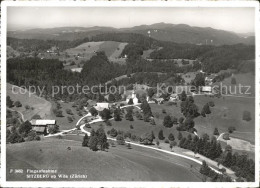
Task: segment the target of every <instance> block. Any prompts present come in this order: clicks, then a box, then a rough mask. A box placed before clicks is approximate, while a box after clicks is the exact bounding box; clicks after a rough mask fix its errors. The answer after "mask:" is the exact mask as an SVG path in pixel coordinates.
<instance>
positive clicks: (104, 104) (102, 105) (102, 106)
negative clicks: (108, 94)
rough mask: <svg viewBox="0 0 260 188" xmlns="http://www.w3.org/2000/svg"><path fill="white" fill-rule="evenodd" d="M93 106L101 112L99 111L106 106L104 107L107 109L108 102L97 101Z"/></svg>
mask: <svg viewBox="0 0 260 188" xmlns="http://www.w3.org/2000/svg"><path fill="white" fill-rule="evenodd" d="M94 108H95V109H96V110H97V111H99V112H101V111H103V110H104V109H105V108H106V109H109V103H107V102H99V103H97V104H96V106H94Z"/></svg>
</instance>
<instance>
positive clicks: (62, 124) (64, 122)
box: [51, 102, 86, 130]
mask: <svg viewBox="0 0 260 188" xmlns="http://www.w3.org/2000/svg"><path fill="white" fill-rule="evenodd" d="M59 104H60V106H61V108H60V110H61V111H62V115H63V116H62V117H56V116H55V114H54V113H53V108H52V110H51V119H55V120H56V122H57V125H59V128H60V130H68V129H73V128H75V126H76V123H77V121H78V120H79V119H80V118H81V117H82V116H79V114H78V113H79V111H77V110H76V108H73V107H72V104H73V103H72V102H59ZM55 106H56V105H55V104H54V103H53V107H55ZM66 109H70V110H71V112H72V114H68V113H67V112H66ZM81 113H82V115H85V114H86V113H85V111H84V110H81ZM68 117H71V120H72V121H71V122H70V121H69V120H68Z"/></svg>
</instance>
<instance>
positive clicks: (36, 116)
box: [32, 114, 42, 119]
mask: <svg viewBox="0 0 260 188" xmlns="http://www.w3.org/2000/svg"><path fill="white" fill-rule="evenodd" d="M32 119H42V118H41V116H40V115H39V114H35V115H34V116H33V117H32Z"/></svg>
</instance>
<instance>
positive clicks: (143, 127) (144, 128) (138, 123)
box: [86, 104, 189, 142]
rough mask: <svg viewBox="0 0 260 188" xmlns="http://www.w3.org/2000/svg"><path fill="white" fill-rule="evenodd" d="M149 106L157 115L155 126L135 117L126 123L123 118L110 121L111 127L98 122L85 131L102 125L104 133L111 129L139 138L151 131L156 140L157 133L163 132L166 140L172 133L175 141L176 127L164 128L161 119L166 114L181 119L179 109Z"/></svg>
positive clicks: (185, 133) (163, 105)
mask: <svg viewBox="0 0 260 188" xmlns="http://www.w3.org/2000/svg"><path fill="white" fill-rule="evenodd" d="M150 106H151V110H152V112H153V114H154V115H155V114H156V113H158V114H159V117H158V118H157V117H155V118H154V120H155V123H156V125H151V124H150V123H149V122H144V121H143V120H138V119H136V118H135V117H134V121H128V120H126V119H125V118H124V117H123V119H122V121H114V120H112V121H111V123H112V126H106V125H105V123H100V122H99V123H95V124H91V128H86V130H88V131H91V129H92V128H93V129H97V128H99V125H102V127H103V128H104V129H105V131H106V132H107V131H108V130H111V129H112V128H115V129H116V130H121V131H124V132H130V133H131V134H135V135H136V136H141V135H143V134H145V133H147V132H151V131H153V132H154V135H155V137H156V139H158V133H159V131H160V130H163V133H164V137H165V138H168V136H169V134H170V133H172V134H174V137H175V139H176V141H177V137H178V131H177V129H176V127H177V125H173V127H171V128H166V127H164V126H163V119H164V116H166V115H167V114H168V115H172V116H175V117H177V118H179V117H181V116H182V114H181V113H180V109H179V107H176V106H168V105H166V104H162V105H157V104H150ZM162 109H165V110H166V113H167V114H162ZM135 110H136V109H135ZM135 110H134V111H135ZM130 125H132V126H133V127H134V128H133V129H131V128H130ZM182 134H183V136H187V135H188V134H189V133H188V132H182ZM160 142H164V141H160Z"/></svg>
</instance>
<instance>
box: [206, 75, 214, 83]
mask: <svg viewBox="0 0 260 188" xmlns="http://www.w3.org/2000/svg"><path fill="white" fill-rule="evenodd" d="M215 77H216V75H214V74H211V75H209V76H206V77H205V84H206V85H212V84H213V80H214V78H215Z"/></svg>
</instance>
